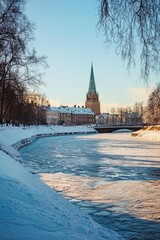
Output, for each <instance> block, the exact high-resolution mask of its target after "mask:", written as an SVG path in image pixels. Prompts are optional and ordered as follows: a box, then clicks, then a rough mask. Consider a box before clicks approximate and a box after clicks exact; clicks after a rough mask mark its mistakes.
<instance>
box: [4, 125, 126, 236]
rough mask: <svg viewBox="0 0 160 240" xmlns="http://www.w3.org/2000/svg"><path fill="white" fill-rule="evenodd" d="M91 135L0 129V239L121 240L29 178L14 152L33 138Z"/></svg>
mask: <svg viewBox="0 0 160 240" xmlns="http://www.w3.org/2000/svg"><path fill="white" fill-rule="evenodd" d="M76 132H77V133H80V132H82V133H87V132H92V133H93V132H95V130H94V129H92V128H83V127H30V128H22V127H1V128H0V182H1V183H0V186H1V195H0V239H3V240H4V239H5V240H6V239H12V240H17V239H30V240H48V239H54V240H89V239H95V240H103V239H108V240H110V239H112V240H113V239H122V237H120V236H119V235H118V234H116V233H115V232H113V231H111V230H109V229H106V228H103V227H101V226H100V225H99V224H97V223H96V222H94V221H93V220H92V219H91V218H90V217H89V216H88V215H86V214H84V213H82V212H80V210H79V209H78V208H76V207H75V206H73V205H72V204H71V203H69V202H68V201H67V200H66V199H64V198H63V197H62V196H61V195H59V194H58V193H57V192H56V191H54V190H52V189H50V188H49V187H48V186H47V185H45V184H44V183H43V182H42V181H41V180H40V179H39V177H38V176H36V175H33V174H32V173H30V172H29V171H28V170H27V169H25V168H24V166H23V165H22V164H21V163H19V162H17V161H15V159H16V160H17V159H19V160H20V155H19V153H18V151H17V150H16V149H18V148H19V147H21V146H22V145H24V144H28V143H29V142H31V141H33V140H34V139H35V138H36V137H37V136H46V135H56V134H60V133H61V134H62V133H65V134H69V133H76Z"/></svg>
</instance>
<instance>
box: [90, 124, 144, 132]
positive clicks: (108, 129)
mask: <svg viewBox="0 0 160 240" xmlns="http://www.w3.org/2000/svg"><path fill="white" fill-rule="evenodd" d="M143 127H144V126H127V125H126V126H97V127H94V129H95V130H96V131H97V132H98V133H111V132H114V131H116V130H122V129H128V130H131V131H138V130H140V129H142V128H143Z"/></svg>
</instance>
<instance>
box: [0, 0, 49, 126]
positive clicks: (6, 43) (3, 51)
mask: <svg viewBox="0 0 160 240" xmlns="http://www.w3.org/2000/svg"><path fill="white" fill-rule="evenodd" d="M24 5H25V0H0V122H1V123H2V122H3V120H4V119H5V115H6V113H7V109H8V108H9V106H8V104H10V101H6V100H8V99H7V91H6V89H7V87H8V86H10V89H12V90H14V91H15V93H17V92H18V91H19V90H20V89H22V88H23V89H26V90H27V88H28V87H31V86H39V85H40V84H42V81H41V74H40V73H39V71H38V65H39V64H42V65H43V66H47V65H46V62H45V57H44V56H42V57H38V56H37V54H36V51H35V49H34V48H32V47H31V43H32V40H33V39H34V34H33V30H34V27H33V24H32V23H30V21H29V20H28V19H27V17H26V15H25V14H24Z"/></svg>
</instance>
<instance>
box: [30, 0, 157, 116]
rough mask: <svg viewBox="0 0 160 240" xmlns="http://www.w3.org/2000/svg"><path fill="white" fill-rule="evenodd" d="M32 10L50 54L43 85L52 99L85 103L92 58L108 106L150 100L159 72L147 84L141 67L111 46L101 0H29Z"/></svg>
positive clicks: (38, 39)
mask: <svg viewBox="0 0 160 240" xmlns="http://www.w3.org/2000/svg"><path fill="white" fill-rule="evenodd" d="M26 14H27V16H28V18H29V20H30V21H32V22H34V23H35V41H34V46H35V48H36V50H37V52H38V54H39V55H46V56H47V62H48V64H49V68H48V69H46V73H45V75H44V77H43V80H44V82H45V83H46V87H41V91H42V92H44V93H45V94H46V95H47V97H48V98H50V101H51V105H60V104H62V105H70V106H72V105H74V104H77V105H84V102H85V98H86V92H87V90H88V85H89V77H90V68H91V62H93V67H94V74H95V80H96V89H97V91H98V92H99V98H100V102H101V111H102V112H107V111H109V110H110V108H111V107H112V106H132V105H133V104H134V103H135V101H138V102H140V101H145V100H146V98H147V95H148V94H149V92H150V91H151V89H152V87H153V85H154V84H156V83H157V82H158V78H157V77H153V78H152V79H151V80H150V85H151V87H150V88H148V89H146V86H145V84H144V83H143V82H142V81H140V80H139V73H138V72H137V69H136V68H135V69H132V70H131V74H129V73H128V71H127V68H126V63H125V62H122V60H121V58H120V56H118V55H116V54H115V51H114V48H110V49H107V48H106V45H105V37H104V36H103V34H102V32H100V31H99V30H98V28H97V23H98V1H97V0H89V1H86V0H81V1H78V0H67V1H66V0H47V1H44V0H28V1H27V4H26Z"/></svg>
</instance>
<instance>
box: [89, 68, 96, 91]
mask: <svg viewBox="0 0 160 240" xmlns="http://www.w3.org/2000/svg"><path fill="white" fill-rule="evenodd" d="M88 92H89V93H96V84H95V79H94V72H93V64H92V65H91V75H90V82H89V89H88Z"/></svg>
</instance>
